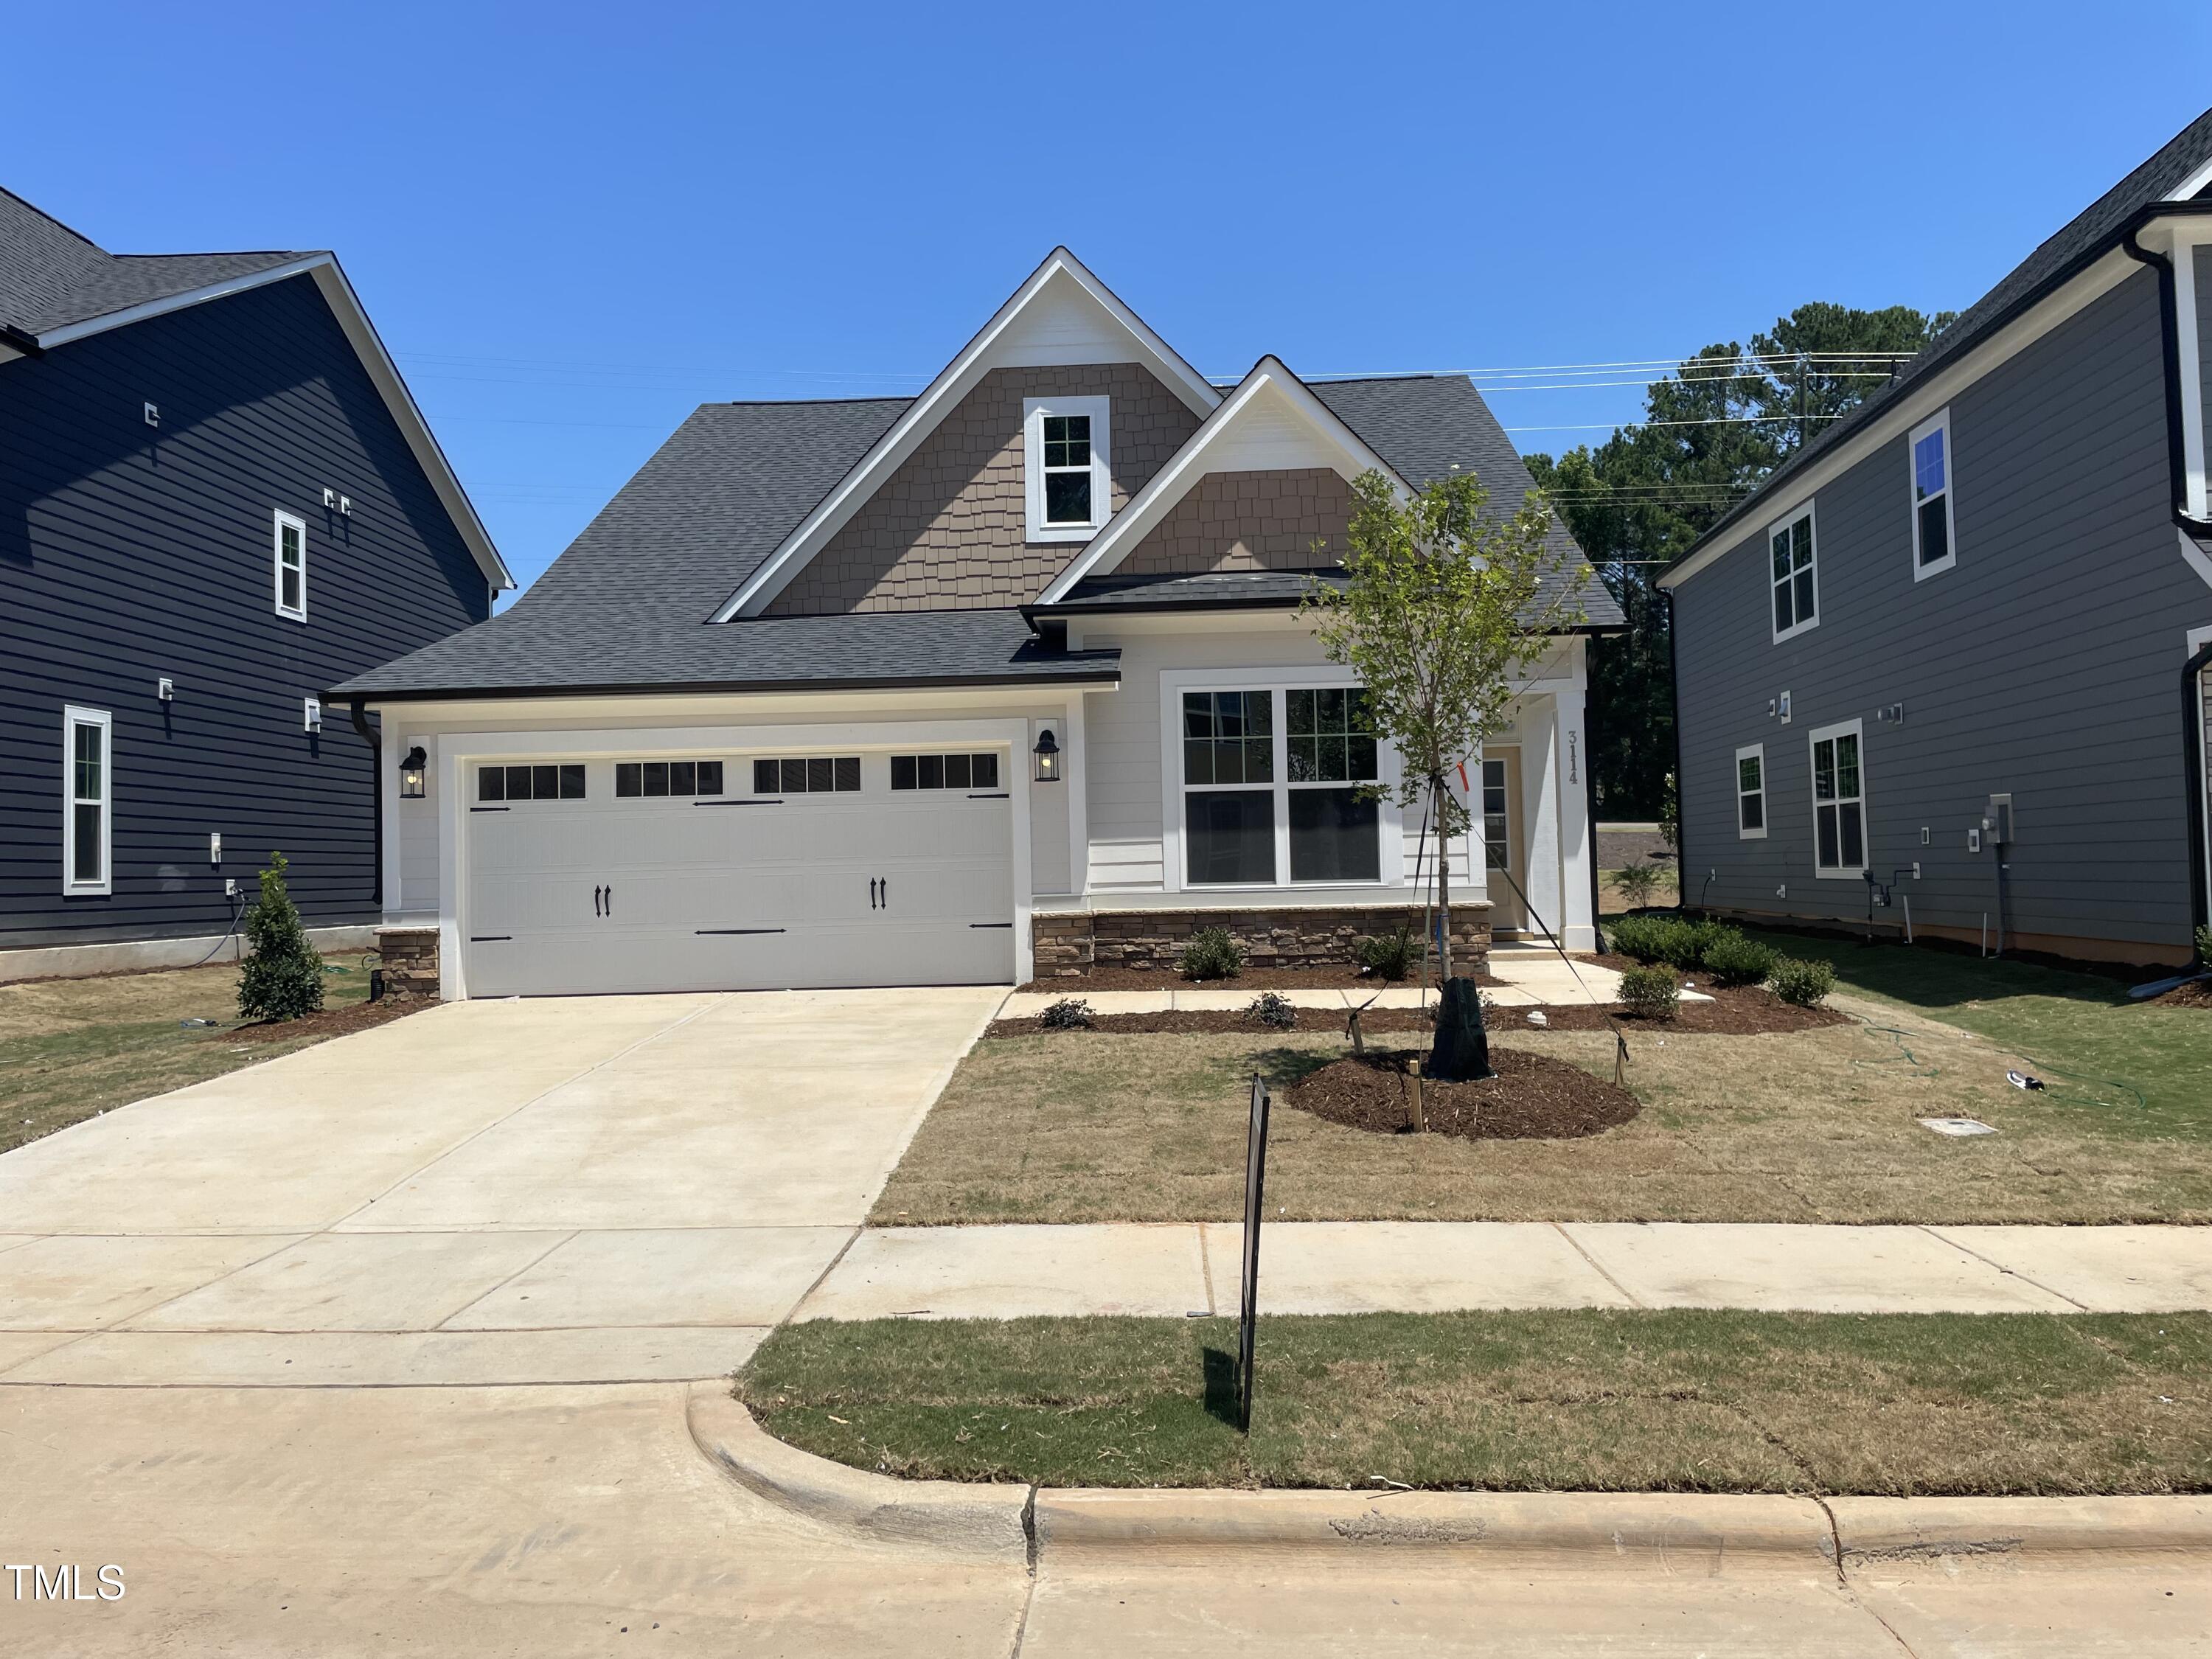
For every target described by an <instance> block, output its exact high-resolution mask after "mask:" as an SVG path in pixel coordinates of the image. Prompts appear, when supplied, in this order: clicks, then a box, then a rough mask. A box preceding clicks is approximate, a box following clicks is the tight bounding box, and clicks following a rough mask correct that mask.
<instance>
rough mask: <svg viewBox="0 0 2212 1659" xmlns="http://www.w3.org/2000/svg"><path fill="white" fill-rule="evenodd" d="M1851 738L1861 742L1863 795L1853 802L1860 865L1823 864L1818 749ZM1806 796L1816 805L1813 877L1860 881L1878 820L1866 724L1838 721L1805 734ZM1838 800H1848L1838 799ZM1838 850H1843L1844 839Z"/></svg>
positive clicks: (1860, 774)
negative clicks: (1871, 798)
mask: <svg viewBox="0 0 2212 1659" xmlns="http://www.w3.org/2000/svg"><path fill="white" fill-rule="evenodd" d="M1843 737H1851V738H1857V739H1858V740H1859V793H1857V796H1856V797H1853V799H1857V802H1858V806H1859V854H1860V857H1861V860H1862V862H1860V863H1857V864H1823V863H1821V862H1820V761H1819V757H1818V750H1819V749H1820V744H1822V743H1823V742H1824V741H1826V740H1827V739H1829V738H1843ZM1805 762H1806V765H1807V768H1808V770H1807V772H1806V775H1805V793H1806V795H1807V797H1808V799H1810V800H1811V802H1812V804H1813V823H1812V830H1813V874H1814V876H1815V877H1816V878H1819V879H1820V880H1823V881H1829V880H1838V881H1857V880H1858V879H1859V878H1861V877H1863V876H1864V875H1865V874H1866V872H1867V866H1866V865H1865V863H1864V862H1863V860H1864V858H1865V855H1866V854H1867V853H1868V852H1869V850H1871V848H1872V846H1873V842H1874V821H1873V819H1872V818H1871V817H1869V815H1868V812H1867V747H1866V722H1865V721H1863V720H1838V721H1837V722H1836V723H1835V724H1834V725H1833V726H1814V728H1813V729H1812V730H1811V731H1810V732H1807V733H1806V734H1805ZM1837 799H1838V800H1841V799H1844V798H1843V797H1841V796H1838V798H1837ZM1836 850H1837V851H1838V852H1841V851H1842V850H1843V843H1842V841H1841V840H1840V838H1839V839H1838V842H1837V845H1836Z"/></svg>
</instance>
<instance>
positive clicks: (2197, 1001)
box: [2148, 979, 2212, 1008]
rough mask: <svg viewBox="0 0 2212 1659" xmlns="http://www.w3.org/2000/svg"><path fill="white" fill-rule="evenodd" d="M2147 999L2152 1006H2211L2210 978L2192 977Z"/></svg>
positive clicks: (2211, 987)
mask: <svg viewBox="0 0 2212 1659" xmlns="http://www.w3.org/2000/svg"><path fill="white" fill-rule="evenodd" d="M2148 1000H2149V1002H2150V1004H2151V1006H2153V1007H2154V1008H2212V979H2193V980H2191V981H2189V983H2188V984H2186V985H2177V986H2175V987H2173V988H2172V990H2171V991H2168V992H2167V993H2166V994H2165V995H2164V996H2162V997H2152V998H2149V999H2148Z"/></svg>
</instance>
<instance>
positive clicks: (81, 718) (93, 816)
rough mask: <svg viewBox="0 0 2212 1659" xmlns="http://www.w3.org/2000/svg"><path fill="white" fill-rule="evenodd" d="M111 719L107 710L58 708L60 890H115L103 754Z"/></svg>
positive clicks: (108, 771) (107, 763) (108, 776)
mask: <svg viewBox="0 0 2212 1659" xmlns="http://www.w3.org/2000/svg"><path fill="white" fill-rule="evenodd" d="M113 729H114V721H113V719H112V717H111V716H110V715H109V714H107V713H106V710H104V709H98V708H64V709H63V710H62V891H63V892H64V894H95V893H108V892H112V891H113V890H114V885H113V882H112V876H111V872H110V870H109V865H108V858H109V851H110V848H111V847H112V843H113V839H114V837H113V826H112V822H111V820H112V817H113V801H112V778H113V773H114V767H113V765H112V763H111V759H110V757H109V753H108V749H109V744H110V739H111V738H112V735H113Z"/></svg>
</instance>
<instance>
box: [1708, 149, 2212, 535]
mask: <svg viewBox="0 0 2212 1659" xmlns="http://www.w3.org/2000/svg"><path fill="white" fill-rule="evenodd" d="M2207 161H2212V110H2207V111H2205V112H2204V113H2203V114H2202V115H2200V116H2198V117H2197V118H2196V119H2195V120H2194V121H2191V123H2190V124H2189V125H2187V126H2185V127H2184V128H2182V130H2181V131H2179V132H2178V133H2176V134H2175V135H2174V136H2173V137H2172V138H2171V139H2169V140H2167V141H2166V143H2165V144H2164V145H2163V146H2162V147H2160V149H2159V151H2158V153H2157V154H2156V155H2153V156H2152V157H2151V158H2150V159H2149V160H2148V161H2145V162H2144V163H2143V164H2142V166H2141V167H2137V168H2136V170H2135V171H2134V172H2132V173H2129V174H2128V176H2127V177H2126V178H2124V179H2121V180H2120V182H2119V183H2118V184H2117V185H2113V186H2112V188H2111V189H2110V190H2108V191H2106V192H2105V193H2104V194H2103V195H2102V196H2100V197H2098V198H2097V199H2096V200H2095V201H2093V202H2092V203H2091V204H2089V205H2088V206H2087V207H2086V208H2084V209H2083V210H2081V212H2080V213H2078V214H2076V215H2075V216H2074V217H2073V218H2072V219H2070V220H2069V221H2068V222H2066V224H2065V226H2064V227H2063V228H2061V229H2060V230H2059V231H2058V232H2057V234H2054V235H2052V236H2051V237H2050V238H2049V239H2047V240H2045V241H2044V242H2042V243H2041V244H2039V246H2037V247H2036V249H2035V251H2034V252H2032V253H2030V254H2029V255H2028V256H2027V258H2025V259H2023V260H2021V262H2020V263H2019V264H2017V265H2015V266H2014V267H2013V268H2012V270H2010V271H2009V272H2008V273H2007V274H2006V275H2005V276H2004V277H2003V278H2002V280H2001V281H2000V282H1999V283H1997V285H1996V287H1995V288H1993V289H1990V291H1989V292H1988V293H1987V294H1984V295H1982V297H1981V298H1980V299H1978V300H1977V301H1974V303H1973V304H1972V305H1971V306H1969V307H1966V310H1964V311H1963V312H1961V313H1959V316H1958V319H1957V320H1956V321H1954V323H1953V324H1952V325H1951V326H1950V327H1948V328H1947V329H1945V330H1944V331H1943V332H1942V335H1941V336H1939V337H1937V338H1936V340H1935V342H1934V343H1931V344H1930V345H1929V347H1928V348H1927V349H1926V350H1924V351H1923V352H1921V353H1920V355H1919V356H1916V357H1914V358H1913V359H1911V361H1910V362H1907V363H1905V366H1904V367H1903V368H1900V369H1899V370H1898V372H1897V374H1896V376H1895V377H1894V378H1893V379H1892V380H1889V381H1888V382H1887V384H1885V385H1883V386H1881V387H1880V388H1878V389H1877V390H1876V391H1875V392H1873V393H1872V394H1870V395H1869V397H1868V398H1867V399H1866V401H1865V402H1864V403H1863V404H1860V405H1859V406H1858V407H1857V409H1855V410H1852V411H1851V412H1850V414H1848V415H1846V416H1844V418H1843V419H1841V420H1839V421H1833V422H1830V423H1829V425H1828V428H1827V429H1826V431H1825V432H1822V433H1820V434H1819V435H1817V436H1815V437H1814V438H1813V439H1812V440H1811V441H1808V443H1807V444H1806V445H1805V446H1804V447H1802V449H1799V450H1797V451H1796V453H1793V454H1792V455H1791V456H1790V458H1789V459H1787V460H1785V461H1784V462H1783V463H1782V465H1779V466H1778V467H1776V468H1775V469H1774V471H1772V472H1771V473H1769V474H1768V475H1767V476H1766V478H1765V482H1764V483H1761V484H1760V485H1759V488H1758V489H1755V490H1753V492H1752V493H1751V494H1750V495H1747V496H1746V497H1745V498H1744V499H1743V500H1742V501H1739V502H1737V503H1736V505H1735V508H1734V509H1733V510H1732V511H1730V512H1729V513H1728V515H1727V516H1726V517H1724V518H1723V519H1722V520H1720V521H1719V522H1718V523H1717V524H1716V525H1714V526H1713V527H1712V528H1711V530H1709V531H1707V532H1705V535H1704V536H1702V537H1700V538H1699V540H1698V541H1697V543H1696V544H1694V545H1692V547H1691V548H1689V549H1688V550H1687V551H1686V552H1685V553H1683V555H1682V556H1681V558H1679V559H1677V560H1676V561H1675V563H1676V564H1677V565H1679V564H1680V563H1681V562H1683V561H1684V560H1686V559H1690V558H1693V557H1695V556H1697V555H1698V553H1699V551H1701V550H1703V549H1705V548H1706V547H1709V546H1711V545H1712V544H1714V543H1715V542H1717V541H1718V540H1720V539H1722V538H1726V537H1729V536H1731V535H1735V534H1741V526H1742V525H1743V522H1744V520H1747V519H1748V518H1750V517H1752V516H1753V514H1754V513H1756V512H1757V511H1758V510H1759V509H1758V507H1757V503H1759V502H1762V501H1765V498H1766V497H1767V496H1768V495H1770V494H1771V492H1772V491H1774V490H1775V489H1778V488H1779V487H1780V486H1782V485H1784V484H1785V483H1787V482H1788V481H1789V480H1790V478H1792V477H1796V475H1797V474H1798V473H1799V472H1801V471H1803V470H1804V469H1805V468H1806V467H1807V466H1808V465H1812V463H1813V462H1814V461H1815V460H1817V459H1820V456H1822V455H1824V454H1826V453H1827V452H1828V451H1829V450H1830V449H1832V448H1833V447H1835V446H1836V445H1837V444H1839V443H1842V442H1843V441H1845V440H1846V439H1847V438H1849V437H1850V435H1851V434H1853V433H1855V432H1857V431H1858V430H1859V429H1860V428H1863V427H1864V426H1865V425H1866V424H1867V423H1868V422H1869V421H1874V420H1878V419H1880V418H1881V415H1882V413H1883V411H1885V410H1887V409H1888V408H1889V406H1890V405H1891V404H1893V403H1895V402H1896V401H1897V399H1898V398H1901V397H1905V396H1907V395H1909V394H1910V393H1911V390H1912V388H1913V387H1914V386H1917V385H1918V384H1919V382H1920V381H1922V380H1925V379H1926V378H1927V377H1928V376H1929V375H1930V374H1934V373H1936V371H1937V370H1938V369H1940V368H1943V367H1944V366H1945V365H1946V364H1948V363H1950V362H1955V361H1956V360H1957V359H1959V358H1960V357H1961V356H1964V355H1965V354H1966V352H1968V351H1971V350H1972V349H1973V348H1974V347H1975V346H1977V345H1978V344H1979V343H1981V342H1982V341H1983V340H1984V338H1986V337H1988V336H1990V334H1992V333H1994V332H1995V331H1996V330H1997V329H1998V328H2000V327H2002V325H2004V323H2005V322H2006V321H2008V319H2010V318H2011V316H2012V315H2013V314H2014V313H2015V312H2017V311H2019V310H2020V309H2021V308H2022V307H2024V306H2025V305H2026V304H2027V303H2028V302H2030V301H2033V299H2034V298H2035V297H2036V296H2037V295H2039V292H2040V290H2042V289H2045V288H2046V287H2048V286H2051V284H2053V283H2055V282H2057V281H2058V280H2060V279H2062V278H2063V277H2065V276H2068V275H2069V272H2070V271H2071V270H2073V268H2074V267H2075V266H2077V265H2079V264H2081V263H2082V262H2084V261H2086V260H2087V259H2089V258H2092V257H2093V256H2095V255H2097V254H2099V253H2100V252H2102V251H2103V250H2104V249H2105V248H2106V246H2109V245H2110V244H2111V243H2112V240H2114V239H2115V238H2116V237H2117V236H2118V234H2119V233H2120V231H2121V229H2122V228H2124V226H2125V225H2126V224H2127V223H2128V222H2129V221H2130V220H2131V219H2133V218H2135V217H2136V216H2137V215H2138V214H2140V213H2142V211H2143V210H2145V209H2147V208H2148V207H2150V206H2152V205H2153V204H2156V203H2159V202H2165V201H2171V200H2172V192H2173V191H2175V190H2177V189H2179V187H2180V185H2181V184H2182V182H2183V181H2184V180H2185V179H2187V178H2188V177H2189V176H2190V175H2191V173H2195V172H2196V171H2197V168H2199V167H2203V165H2204V163H2205V162H2207Z"/></svg>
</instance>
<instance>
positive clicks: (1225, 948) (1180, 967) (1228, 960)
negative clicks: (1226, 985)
mask: <svg viewBox="0 0 2212 1659" xmlns="http://www.w3.org/2000/svg"><path fill="white" fill-rule="evenodd" d="M1176 970H1177V971H1178V972H1180V973H1181V974H1182V976H1183V977H1184V978H1185V979H1235V978H1236V977H1237V975H1239V974H1241V973H1243V971H1244V952H1243V951H1241V950H1239V949H1238V948H1237V941H1236V940H1235V939H1231V938H1230V937H1229V930H1228V929H1227V928H1226V927H1201V928H1200V929H1199V930H1198V931H1197V932H1196V933H1193V934H1192V935H1191V936H1190V943H1189V944H1188V945H1184V946H1183V947H1182V958H1181V960H1179V961H1178V962H1177V963H1176Z"/></svg>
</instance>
